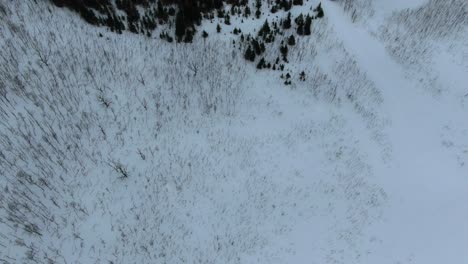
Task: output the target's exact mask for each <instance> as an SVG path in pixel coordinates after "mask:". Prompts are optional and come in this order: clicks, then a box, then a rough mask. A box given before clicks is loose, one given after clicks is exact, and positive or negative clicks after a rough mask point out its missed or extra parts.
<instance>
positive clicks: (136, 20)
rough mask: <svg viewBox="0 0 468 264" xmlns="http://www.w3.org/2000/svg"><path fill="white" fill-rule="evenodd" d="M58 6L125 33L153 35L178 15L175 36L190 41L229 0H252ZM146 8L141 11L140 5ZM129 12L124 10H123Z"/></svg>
mask: <svg viewBox="0 0 468 264" xmlns="http://www.w3.org/2000/svg"><path fill="white" fill-rule="evenodd" d="M50 1H51V2H52V3H53V4H55V5H56V6H58V7H66V8H69V9H71V10H73V11H75V12H77V13H78V14H79V15H80V16H81V17H82V18H83V19H84V20H85V21H86V22H88V23H90V24H93V25H96V26H107V27H108V28H109V29H110V30H111V31H114V32H117V33H122V31H124V30H129V31H131V32H133V33H142V34H146V35H148V36H151V34H152V32H153V30H154V29H156V27H157V26H158V24H159V25H163V24H166V23H168V22H169V21H170V18H171V17H174V16H175V22H176V28H175V36H176V38H177V40H178V41H182V40H184V41H186V42H190V41H191V39H192V37H193V33H194V32H195V30H196V25H199V24H200V23H201V20H202V19H203V18H205V17H206V18H209V13H211V12H212V11H214V10H219V9H221V7H223V5H224V4H225V3H227V4H232V5H233V6H246V5H247V4H248V0H115V7H114V5H113V4H112V2H113V0H50ZM138 6H140V7H141V8H140V10H144V12H143V13H142V12H140V11H139V9H138ZM119 11H123V13H125V15H119V14H122V12H119Z"/></svg>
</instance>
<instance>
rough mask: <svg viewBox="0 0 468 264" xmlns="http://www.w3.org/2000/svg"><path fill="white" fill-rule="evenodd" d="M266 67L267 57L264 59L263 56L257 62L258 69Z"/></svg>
mask: <svg viewBox="0 0 468 264" xmlns="http://www.w3.org/2000/svg"><path fill="white" fill-rule="evenodd" d="M265 67H266V65H265V59H264V58H261V59H260V61H259V62H258V64H257V69H260V70H261V69H263V68H265Z"/></svg>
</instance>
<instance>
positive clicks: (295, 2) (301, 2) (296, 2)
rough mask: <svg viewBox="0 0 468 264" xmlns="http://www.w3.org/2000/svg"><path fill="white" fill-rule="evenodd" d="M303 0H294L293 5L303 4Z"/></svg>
mask: <svg viewBox="0 0 468 264" xmlns="http://www.w3.org/2000/svg"><path fill="white" fill-rule="evenodd" d="M303 4H304V1H303V0H294V1H293V5H303Z"/></svg>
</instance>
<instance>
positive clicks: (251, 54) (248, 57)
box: [244, 46, 255, 62]
mask: <svg viewBox="0 0 468 264" xmlns="http://www.w3.org/2000/svg"><path fill="white" fill-rule="evenodd" d="M244 58H245V59H246V60H248V61H252V62H253V61H255V52H254V51H253V50H252V47H251V46H249V47H248V48H247V50H246V51H245V54H244Z"/></svg>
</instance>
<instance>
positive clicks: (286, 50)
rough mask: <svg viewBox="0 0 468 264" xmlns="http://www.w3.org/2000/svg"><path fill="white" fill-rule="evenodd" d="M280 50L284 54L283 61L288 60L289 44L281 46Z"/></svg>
mask: <svg viewBox="0 0 468 264" xmlns="http://www.w3.org/2000/svg"><path fill="white" fill-rule="evenodd" d="M280 52H281V55H282V56H283V61H285V62H287V61H288V46H287V45H284V46H280Z"/></svg>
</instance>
